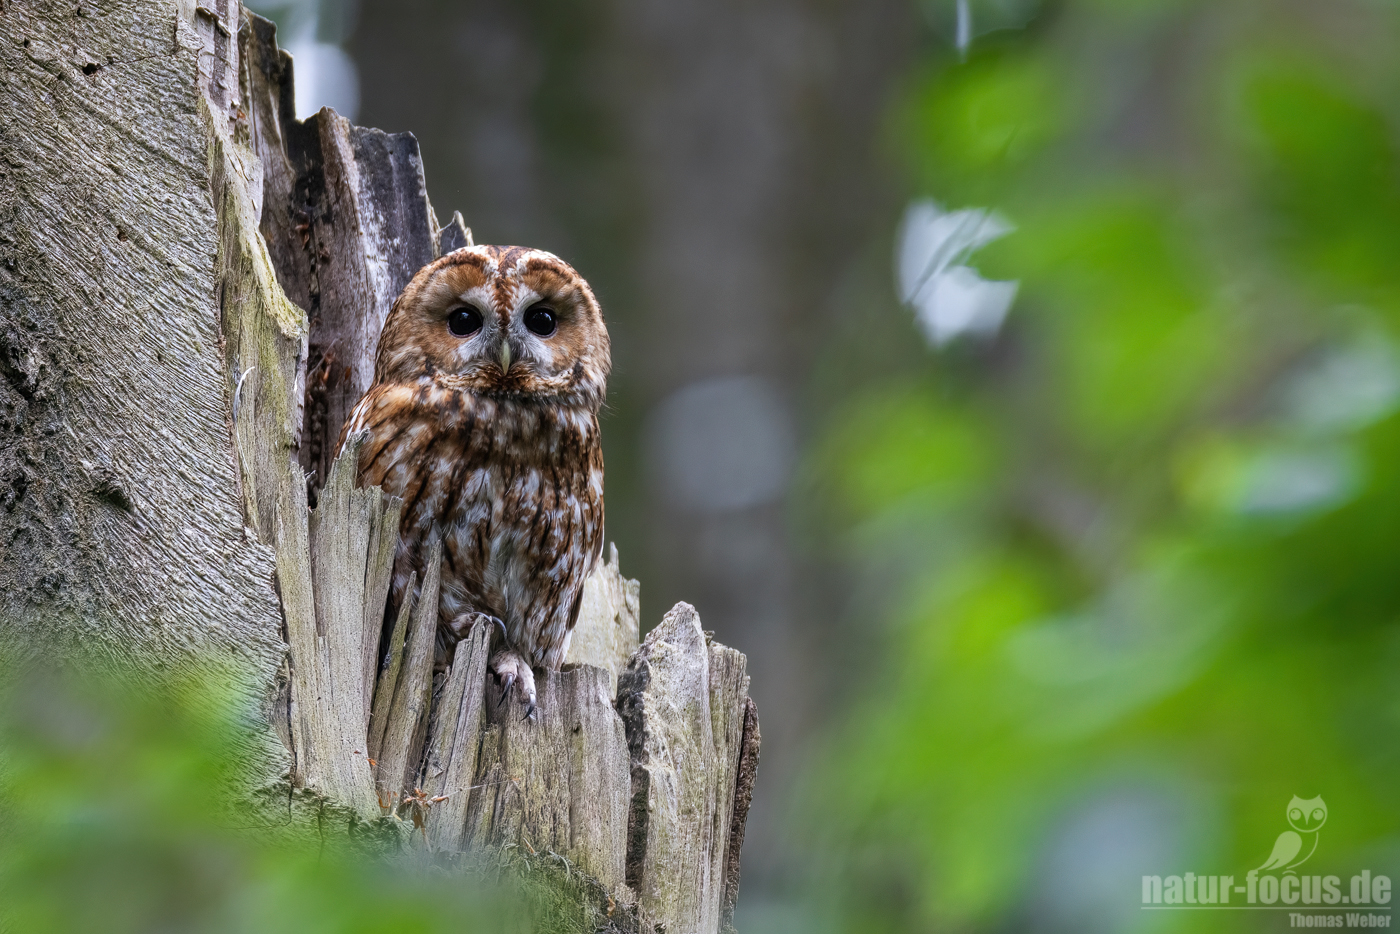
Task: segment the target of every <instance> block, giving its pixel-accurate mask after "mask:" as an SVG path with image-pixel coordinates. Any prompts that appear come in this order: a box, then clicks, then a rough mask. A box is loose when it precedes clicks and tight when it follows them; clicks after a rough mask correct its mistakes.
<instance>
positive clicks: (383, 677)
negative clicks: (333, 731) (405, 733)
mask: <svg viewBox="0 0 1400 934" xmlns="http://www.w3.org/2000/svg"><path fill="white" fill-rule="evenodd" d="M417 591H418V574H417V572H416V571H415V572H413V573H411V574H409V575H408V588H407V589H406V590H405V591H404V599H403V602H402V603H401V604H400V605H399V612H398V616H397V617H396V618H395V620H394V628H393V630H392V631H391V632H390V634H389V645H388V646H387V647H386V648H385V650H384V656H385V663H384V666H383V669H382V670H381V671H380V673H379V680H378V681H377V682H376V683H375V686H374V703H373V705H372V706H371V707H370V715H369V756H370V758H371V759H374V760H376V761H378V759H379V757H380V754H381V753H382V751H383V749H384V731H385V730H386V729H387V728H388V726H389V712H390V711H391V710H393V707H394V691H395V690H397V689H398V686H399V673H400V672H401V671H402V670H403V656H404V651H405V650H406V648H407V642H408V621H409V618H410V617H411V616H412V614H413V603H414V600H413V595H414V594H415V593H417ZM376 769H377V766H376Z"/></svg>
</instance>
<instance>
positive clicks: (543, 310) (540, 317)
mask: <svg viewBox="0 0 1400 934" xmlns="http://www.w3.org/2000/svg"><path fill="white" fill-rule="evenodd" d="M525 326H526V327H527V328H529V329H530V330H531V331H533V332H534V333H536V334H538V335H539V336H540V337H548V336H549V335H551V334H553V333H554V309H553V308H550V307H549V306H548V305H531V306H530V308H529V310H527V311H526V312H525Z"/></svg>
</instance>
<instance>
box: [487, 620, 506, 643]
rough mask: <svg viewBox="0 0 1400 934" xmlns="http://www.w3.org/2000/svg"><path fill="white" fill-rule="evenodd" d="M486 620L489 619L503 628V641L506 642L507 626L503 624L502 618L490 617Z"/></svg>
mask: <svg viewBox="0 0 1400 934" xmlns="http://www.w3.org/2000/svg"><path fill="white" fill-rule="evenodd" d="M486 618H487V619H489V620H490V621H491V622H493V623H495V624H496V625H497V626H499V627H501V641H502V642H505V641H506V639H507V636H506V624H505V623H503V622H501V620H500V618H499V617H496V616H488V617H486Z"/></svg>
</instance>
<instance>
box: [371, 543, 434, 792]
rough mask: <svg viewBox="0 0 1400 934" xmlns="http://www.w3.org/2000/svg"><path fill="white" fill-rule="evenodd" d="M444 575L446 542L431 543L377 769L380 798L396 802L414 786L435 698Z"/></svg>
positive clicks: (409, 627)
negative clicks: (440, 589)
mask: <svg viewBox="0 0 1400 934" xmlns="http://www.w3.org/2000/svg"><path fill="white" fill-rule="evenodd" d="M441 579H442V542H441V541H436V542H434V543H433V547H432V549H431V550H430V551H429V552H428V567H427V570H426V571H425V572H424V573H423V587H422V589H421V590H420V592H419V594H418V605H417V606H415V607H414V609H413V616H412V619H411V621H410V622H409V626H408V646H407V648H406V649H405V652H404V661H403V668H402V669H401V670H400V672H399V678H398V683H397V684H396V685H395V686H394V701H393V704H392V706H391V707H390V709H389V722H388V724H387V726H386V727H385V730H384V745H383V748H382V749H381V750H380V758H379V765H378V767H377V770H376V773H375V774H376V776H377V784H378V788H379V793H380V799H381V800H382V801H383V802H384V803H385V804H392V802H395V801H396V800H399V799H401V798H402V795H403V792H404V791H405V790H409V791H411V790H412V788H413V783H414V780H415V779H416V778H417V776H418V771H419V768H418V764H419V762H420V758H419V757H420V756H421V755H422V753H423V738H424V736H425V735H426V733H427V729H428V712H429V707H430V706H431V704H432V700H433V649H434V647H435V645H436V643H437V626H438V585H439V582H440V581H441Z"/></svg>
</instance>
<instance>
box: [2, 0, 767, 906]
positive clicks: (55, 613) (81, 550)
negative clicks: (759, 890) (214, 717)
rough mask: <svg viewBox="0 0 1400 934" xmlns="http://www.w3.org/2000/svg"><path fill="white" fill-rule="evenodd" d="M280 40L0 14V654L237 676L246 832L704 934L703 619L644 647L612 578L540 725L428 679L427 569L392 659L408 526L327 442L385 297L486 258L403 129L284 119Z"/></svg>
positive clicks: (166, 13) (727, 736)
mask: <svg viewBox="0 0 1400 934" xmlns="http://www.w3.org/2000/svg"><path fill="white" fill-rule="evenodd" d="M274 40H275V37H274V34H273V30H272V27H271V25H270V24H269V23H267V22H266V21H264V20H261V19H259V18H258V17H255V16H251V15H248V14H246V13H244V12H243V11H242V10H241V9H240V8H239V7H238V5H237V3H235V2H228V0H224V2H219V3H217V4H216V8H215V9H213V10H210V9H206V8H204V7H194V6H191V5H187V4H180V3H174V2H170V0H135V2H131V3H125V4H117V5H112V6H111V8H106V7H104V8H88V7H74V6H72V5H65V6H58V5H51V4H42V3H39V4H24V5H16V4H14V3H9V2H6V3H0V63H3V76H0V302H3V314H0V377H3V380H0V442H3V443H0V504H3V507H4V511H3V513H0V541H3V542H4V551H3V553H0V592H2V593H3V596H0V624H3V630H0V632H2V633H3V637H4V639H5V641H6V643H8V644H9V646H10V650H11V651H13V650H14V649H15V647H18V648H19V650H20V651H22V652H27V653H40V652H47V651H52V650H63V649H64V648H65V647H69V648H71V647H72V646H73V645H74V644H77V643H82V644H83V645H84V647H85V649H86V650H87V651H88V654H97V655H103V656H109V657H110V656H117V657H120V658H122V659H124V660H126V661H129V662H132V663H135V664H137V665H161V666H168V665H181V666H184V665H207V664H211V663H213V664H218V665H222V666H227V667H230V668H236V669H237V670H238V671H239V672H241V673H242V679H243V680H242V683H243V685H244V689H245V691H246V692H247V694H248V697H249V699H250V703H255V704H257V705H258V706H259V707H260V708H261V709H262V710H263V711H264V713H265V716H266V721H267V728H266V730H265V731H263V733H262V734H260V735H259V736H255V737H253V738H252V739H251V740H250V759H251V760H253V761H255V762H256V763H257V764H258V771H257V772H256V775H257V776H260V777H259V778H257V781H258V783H259V785H260V791H261V793H262V796H263V798H264V803H269V802H273V801H275V802H277V808H276V810H275V812H274V810H273V809H272V808H265V809H264V814H263V816H264V819H267V820H280V821H284V822H292V823H297V822H306V823H308V824H309V823H311V822H313V821H314V822H315V824H316V826H317V827H318V828H320V829H322V830H325V829H326V828H328V827H332V826H334V825H336V824H337V823H339V824H340V826H343V827H344V828H345V829H346V830H347V831H350V832H352V833H356V832H360V831H365V830H368V831H371V832H374V833H376V834H377V835H380V836H386V835H387V836H388V837H390V838H397V841H398V843H399V845H400V846H401V847H403V848H408V849H417V850H423V851H427V852H428V853H430V854H433V858H435V859H438V860H439V861H442V862H444V863H445V864H448V865H451V864H455V863H461V862H463V861H465V860H468V859H473V858H477V857H478V856H479V855H480V854H482V853H489V852H492V851H497V852H504V851H508V850H512V851H516V852H519V853H523V854H524V858H525V859H526V861H527V864H528V865H530V866H532V867H534V868H535V869H537V870H539V871H541V872H546V873H552V874H553V875H554V876H555V877H557V878H558V879H559V880H561V881H560V885H561V886H562V888H561V891H563V890H567V891H568V892H570V893H572V897H574V898H576V899H577V900H578V902H579V905H580V907H581V909H583V910H585V913H589V916H590V917H591V921H590V923H591V924H593V925H594V927H595V928H599V929H602V928H608V929H614V930H637V931H663V930H664V931H666V932H668V934H677V932H682V931H696V932H700V931H703V932H712V931H718V930H719V929H720V928H721V927H722V926H724V925H726V924H727V923H728V920H729V917H730V915H731V914H732V911H733V906H734V900H735V897H736V893H737V887H738V876H739V873H738V863H739V848H740V846H741V844H742V839H743V824H744V819H745V815H746V813H747V806H748V801H749V797H750V795H751V790H752V777H753V769H754V767H755V765H756V762H757V749H758V747H757V738H758V728H757V719H756V714H755V712H754V710H753V705H752V702H751V701H749V700H748V698H747V687H748V679H747V676H746V675H745V659H744V656H743V655H742V654H740V653H739V652H736V651H734V650H732V649H728V648H725V647H723V646H719V645H717V644H713V643H712V642H711V641H710V640H709V638H708V637H707V636H706V635H705V634H704V633H703V632H702V631H701V629H700V623H699V618H698V616H697V615H696V614H695V611H694V610H693V609H692V608H690V607H688V606H686V605H684V604H681V605H678V606H677V607H676V609H674V610H673V611H672V612H671V613H670V614H668V616H667V617H666V619H665V620H664V621H663V622H662V624H661V626H660V627H658V628H657V629H656V630H654V631H653V632H652V633H651V634H649V635H648V637H647V640H646V642H645V643H643V644H640V645H639V638H638V637H639V621H640V614H639V600H638V587H637V584H636V582H635V581H627V580H625V579H624V578H623V577H622V575H621V572H620V565H619V561H618V556H617V553H616V549H613V550H612V552H611V553H610V556H609V561H608V563H607V564H606V565H605V566H604V567H602V568H601V569H600V570H599V572H598V573H597V574H596V575H595V576H594V577H593V578H592V579H590V581H589V582H588V585H587V588H586V591H585V598H584V602H583V612H582V615H581V618H580V621H579V624H578V629H577V635H576V637H575V639H574V642H573V645H572V647H571V651H570V655H569V658H568V660H567V661H568V664H567V665H566V666H565V669H564V670H563V671H561V672H555V673H546V674H544V675H543V676H542V677H541V678H540V679H539V682H538V689H539V696H540V701H541V705H540V711H539V715H538V719H537V720H535V721H527V722H522V721H521V720H520V715H521V713H522V711H521V710H520V709H519V707H518V705H517V703H516V702H515V701H514V700H508V701H506V702H504V703H502V702H501V700H500V697H499V691H498V689H497V687H496V686H495V684H494V681H493V679H492V678H491V677H490V676H489V674H488V672H487V667H486V660H487V656H488V653H489V651H490V638H491V633H490V632H489V631H488V630H487V629H486V628H485V627H478V629H477V630H476V631H474V632H472V633H471V634H469V636H468V637H467V638H466V639H465V640H464V641H463V642H462V643H461V645H460V646H459V648H458V651H457V653H456V657H455V660H454V662H453V664H452V666H451V667H450V669H449V670H447V671H446V672H438V673H434V671H433V667H432V666H433V655H434V653H433V640H434V634H435V633H434V627H435V625H436V615H437V614H436V612H435V607H436V600H437V597H436V594H437V579H438V572H439V568H438V565H437V563H435V562H430V567H429V570H428V572H427V574H426V576H425V580H424V582H423V587H422V594H421V598H420V599H421V603H420V604H419V605H417V606H413V605H408V606H404V607H401V608H400V612H399V613H398V615H397V618H396V619H394V620H393V621H392V624H391V625H389V626H388V627H387V642H384V641H383V640H384V638H385V636H386V627H385V626H384V622H385V621H384V619H383V612H384V606H385V602H386V595H387V591H388V587H389V572H390V565H391V562H392V557H393V552H394V545H395V542H396V540H397V528H398V517H399V503H398V501H397V500H395V499H393V498H392V497H386V496H384V495H383V494H382V492H381V491H380V490H378V489H377V488H374V489H365V490H360V489H356V488H355V483H354V476H353V470H352V468H351V467H350V465H351V464H353V463H354V456H353V454H354V452H353V449H351V450H348V451H347V452H345V457H344V458H342V459H339V460H337V459H336V458H335V456H334V455H335V451H334V450H333V444H334V441H335V439H336V438H337V436H338V434H339V431H340V424H341V422H342V421H343V419H344V417H345V415H346V413H347V412H348V411H349V408H350V406H351V405H353V403H354V401H355V399H356V398H358V396H359V394H360V393H361V392H362V391H363V390H364V389H365V388H366V386H367V385H368V383H369V379H370V376H371V371H372V365H371V361H372V353H373V348H374V344H375V341H376V339H377V337H378V332H379V328H380V326H381V324H382V322H383V320H384V316H385V315H386V314H387V312H388V310H389V307H390V304H391V303H392V301H393V299H394V298H395V297H396V296H397V294H398V292H399V290H400V289H402V287H403V285H404V284H405V283H406V282H407V281H408V279H409V278H410V277H411V276H412V275H413V273H414V272H416V271H417V269H418V268H419V267H421V265H423V264H424V263H426V262H428V261H430V260H432V259H433V258H434V257H435V256H438V255H441V253H442V252H443V251H445V250H449V249H454V248H457V247H459V246H462V245H466V244H469V243H470V242H471V234H470V231H468V230H467V229H466V227H465V224H464V223H463V221H462V218H461V216H460V215H454V217H453V220H452V221H451V222H450V223H449V224H447V225H446V226H443V227H440V226H439V225H438V221H437V219H436V215H435V214H434V212H433V210H432V208H431V206H430V204H429V202H428V199H427V195H426V187H425V185H424V181H423V169H422V165H421V161H420V159H419V157H418V148H417V143H416V141H415V140H414V139H413V137H412V136H410V135H408V134H395V135H389V134H385V133H382V132H380V131H377V130H369V129H363V128H359V127H354V126H351V125H350V124H349V123H348V122H347V121H345V120H343V119H341V118H340V117H338V116H337V115H335V114H334V113H332V112H330V111H322V112H321V113H320V114H317V115H316V116H315V117H313V118H312V119H310V120H307V121H297V120H295V119H294V117H293V115H292V111H291V100H292V64H291V61H290V59H289V57H288V56H286V54H285V53H282V52H280V51H279V50H278V49H277V48H276V45H275V41H274ZM289 296H290V297H289ZM308 481H309V482H308ZM411 591H412V588H410V592H411ZM93 649H96V651H95V653H94V652H93V651H92V650H93ZM279 740H280V741H279ZM274 813H275V814H279V815H280V817H274V816H273V815H274Z"/></svg>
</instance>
